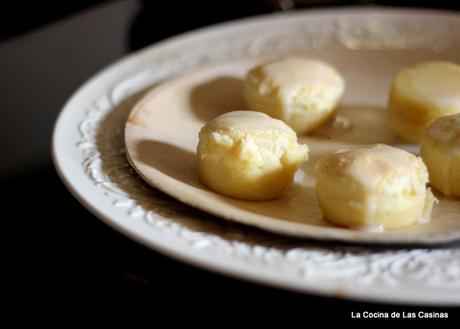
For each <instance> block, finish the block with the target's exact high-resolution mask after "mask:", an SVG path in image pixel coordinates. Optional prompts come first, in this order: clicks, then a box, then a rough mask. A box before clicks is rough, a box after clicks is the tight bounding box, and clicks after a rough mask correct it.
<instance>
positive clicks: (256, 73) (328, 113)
mask: <svg viewBox="0 0 460 329" xmlns="http://www.w3.org/2000/svg"><path fill="white" fill-rule="evenodd" d="M344 88H345V83H344V80H343V78H342V77H341V76H340V74H339V73H338V72H337V71H336V70H335V69H334V68H333V67H332V66H330V65H329V64H327V63H324V62H322V61H319V60H311V59H305V58H300V57H299V58H297V57H291V58H285V59H281V60H277V61H273V62H268V63H265V64H262V65H260V66H257V67H256V68H254V69H252V70H250V71H249V72H248V73H247V75H246V78H245V86H244V99H245V102H246V106H247V108H248V109H249V110H251V111H260V112H264V113H267V114H268V115H270V116H271V117H273V118H277V119H280V120H283V121H284V122H285V123H287V124H288V125H289V126H290V127H291V128H292V129H294V130H295V131H296V132H297V133H306V132H309V131H312V130H313V129H315V128H317V127H319V126H321V125H322V124H324V123H325V122H327V121H329V120H330V119H332V118H333V117H334V114H335V111H336V108H337V105H338V103H339V101H340V98H341V97H342V94H343V92H344Z"/></svg>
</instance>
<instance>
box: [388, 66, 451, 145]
mask: <svg viewBox="0 0 460 329" xmlns="http://www.w3.org/2000/svg"><path fill="white" fill-rule="evenodd" d="M455 113H460V65H458V64H454V63H449V62H424V63H420V64H417V65H414V66H411V67H409V68H407V69H405V70H402V71H401V72H400V73H399V74H398V75H397V76H396V78H395V79H394V81H393V84H392V87H391V91H390V96H389V100H388V118H389V121H390V125H391V126H392V128H393V130H394V131H395V132H396V133H397V134H398V135H400V136H401V137H402V138H404V139H405V140H407V141H409V142H414V143H419V142H420V139H421V137H422V134H423V133H424V131H425V129H426V128H427V127H428V126H429V125H430V124H432V123H433V122H434V121H435V120H436V119H438V118H440V117H443V116H446V115H450V114H455Z"/></svg>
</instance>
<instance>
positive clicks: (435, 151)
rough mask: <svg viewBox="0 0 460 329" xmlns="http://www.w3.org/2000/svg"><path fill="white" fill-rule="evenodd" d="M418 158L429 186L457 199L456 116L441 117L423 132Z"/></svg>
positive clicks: (459, 133) (459, 121)
mask: <svg viewBox="0 0 460 329" xmlns="http://www.w3.org/2000/svg"><path fill="white" fill-rule="evenodd" d="M421 156H422V158H423V161H424V162H425V164H426V166H427V167H428V172H429V173H430V184H431V186H432V187H434V188H435V189H437V190H438V191H440V192H442V193H443V194H444V195H446V196H454V197H460V114H454V115H449V116H445V117H442V118H440V119H438V120H436V121H435V122H434V123H433V124H432V125H431V126H430V127H429V128H428V129H427V130H426V132H425V134H424V135H423V137H422V147H421Z"/></svg>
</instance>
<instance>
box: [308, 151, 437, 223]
mask: <svg viewBox="0 0 460 329" xmlns="http://www.w3.org/2000/svg"><path fill="white" fill-rule="evenodd" d="M315 168H316V179H317V181H316V193H317V197H318V201H319V204H320V207H321V209H322V211H323V214H324V216H325V218H326V219H327V220H329V221H330V222H332V223H334V224H336V225H339V226H344V227H350V228H359V229H369V230H372V229H377V228H382V229H397V228H401V227H405V226H409V225H412V224H414V223H415V222H417V221H427V220H429V218H430V214H431V209H432V207H433V203H434V201H435V198H434V197H433V195H432V194H431V191H430V190H429V188H427V187H426V184H427V183H428V172H427V169H426V167H425V165H424V163H423V161H422V160H421V159H420V158H418V157H416V156H415V155H413V154H411V153H409V152H406V151H403V150H401V149H398V148H394V147H391V146H388V145H384V144H376V145H371V146H364V147H359V148H354V149H350V150H343V151H339V152H337V153H335V154H333V155H331V156H329V157H327V158H324V159H321V160H319V161H318V162H317V163H316V167H315Z"/></svg>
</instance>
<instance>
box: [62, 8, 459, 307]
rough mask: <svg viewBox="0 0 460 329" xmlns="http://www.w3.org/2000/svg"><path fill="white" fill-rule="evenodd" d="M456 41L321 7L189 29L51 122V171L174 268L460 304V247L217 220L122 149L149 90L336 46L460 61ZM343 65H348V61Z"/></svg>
mask: <svg viewBox="0 0 460 329" xmlns="http://www.w3.org/2000/svg"><path fill="white" fill-rule="evenodd" d="M459 44H460V19H459V16H458V15H456V14H452V13H442V12H432V11H416V10H411V11H401V10H393V9H348V10H345V9H340V10H338V9H334V10H321V11H319V10H318V11H308V12H298V13H294V14H283V15H270V16H264V17H258V18H253V19H248V20H241V21H237V22H233V23H226V24H222V25H218V26H215V27H210V28H206V29H202V30H199V31H196V32H191V33H188V34H185V35H182V36H178V37H176V38H173V39H170V40H168V41H165V42H162V43H159V44H157V45H154V46H152V47H149V48H147V49H145V50H143V51H140V52H137V53H135V54H133V55H130V56H128V57H127V58H125V59H123V60H121V61H119V62H117V63H115V64H113V65H112V66H110V67H109V68H107V69H106V70H104V71H103V72H101V73H99V74H98V75H96V76H95V77H94V78H93V79H91V80H90V81H89V82H87V83H86V84H85V85H84V86H83V87H82V88H80V89H79V90H78V91H77V92H76V93H75V94H74V95H73V96H72V98H71V99H70V100H69V102H68V103H67V104H66V106H65V107H64V109H63V111H62V113H61V115H60V117H59V118H58V121H57V123H56V127H55V132H54V138H53V152H54V160H55V164H56V167H57V169H58V172H59V173H60V175H61V177H62V179H63V180H64V182H65V183H66V184H67V186H68V187H69V189H70V190H71V191H72V192H73V193H74V195H75V196H76V197H77V198H78V199H79V200H80V201H81V202H82V203H83V204H84V205H85V206H86V207H87V208H88V209H90V210H91V211H93V212H94V213H95V214H96V215H97V216H98V217H99V218H101V219H102V220H103V221H104V222H105V223H107V224H108V225H110V226H112V227H114V228H115V229H117V230H119V231H121V232H122V233H124V234H126V235H127V236H129V237H131V238H133V239H134V240H136V241H138V242H140V243H143V244H145V245H147V246H149V247H152V248H153V249H155V250H158V251H160V252H163V253H165V254H167V255H170V256H173V257H175V258H178V259H180V260H183V261H186V262H189V263H192V264H195V265H199V266H202V267H204V268H208V269H212V270H215V271H219V272H221V273H225V274H228V275H234V276H238V277H240V278H245V279H248V280H253V281H258V282H263V283H266V284H270V285H276V286H279V287H285V288H290V289H293V290H296V291H304V292H309V293H318V294H322V295H328V296H337V297H342V298H353V299H360V300H367V301H381V302H398V303H411V304H438V305H441V304H443V305H452V304H460V250H459V249H458V248H457V247H455V246H451V247H444V248H437V249H381V248H371V247H366V248H364V247H352V246H348V247H347V246H337V245H334V244H332V243H331V244H317V243H314V242H302V241H299V240H293V239H289V238H285V237H283V236H278V235H272V234H269V233H264V232H261V231H258V230H255V229H251V228H249V227H245V226H240V225H237V224H233V223H231V222H226V221H222V220H219V219H218V218H215V217H212V216H210V215H207V214H206V213H203V212H200V211H198V210H195V209H193V208H191V207H189V206H187V205H185V204H182V203H180V202H178V201H175V200H174V199H172V198H170V197H168V196H167V195H165V194H163V193H161V192H159V191H158V190H155V189H152V188H150V187H149V186H148V185H146V184H144V183H143V181H142V180H141V179H140V178H139V177H138V176H137V174H136V173H135V172H134V171H133V170H132V169H131V167H130V166H129V164H128V162H127V160H126V156H125V150H124V141H123V129H124V124H125V122H126V119H127V117H128V114H129V111H130V110H131V108H132V107H133V105H134V104H135V103H136V102H137V101H138V100H139V99H140V97H141V96H142V95H143V94H144V90H146V89H147V88H150V87H152V86H154V85H156V84H158V83H159V82H161V81H164V80H166V79H169V78H171V77H173V76H176V75H178V74H182V73H185V72H189V71H193V70H197V69H198V68H201V67H205V66H209V65H217V66H219V65H220V64H222V63H225V62H229V61H234V60H239V59H244V58H249V57H259V56H267V55H270V56H272V55H281V54H285V53H291V52H298V51H301V52H304V51H318V52H321V53H322V54H324V56H326V57H327V56H328V54H331V52H333V51H336V49H341V50H340V51H344V52H350V53H355V54H356V53H358V52H359V53H362V54H366V53H369V52H372V53H373V54H375V56H380V57H379V58H380V59H381V60H382V61H384V62H385V61H387V60H390V59H391V60H393V59H394V57H388V56H386V55H385V54H388V53H391V52H397V53H398V54H399V55H398V56H397V58H399V59H398V61H400V62H398V63H397V65H403V64H404V63H406V62H407V61H409V60H410V59H411V58H413V57H414V56H415V57H416V56H418V54H429V56H435V57H438V56H441V57H446V56H447V57H449V58H451V56H457V57H456V58H458V56H459V48H458V45H459ZM343 65H344V66H343V67H342V69H346V67H347V63H346V60H344V64H343ZM363 65H366V61H363ZM370 68H372V67H370ZM393 69H395V68H393ZM392 73H393V72H388V73H387V74H388V75H390V74H392ZM355 74H356V76H355V77H348V79H351V80H353V79H355V78H356V79H363V77H360V75H366V74H367V72H366V70H362V71H360V72H356V73H355ZM370 81H372V80H370ZM382 81H386V80H382ZM373 90H374V91H375V94H372V93H371V94H365V95H362V97H360V100H361V101H362V102H363V103H362V104H365V103H366V102H367V101H369V102H370V103H368V104H366V105H374V106H375V105H376V104H375V100H377V99H380V100H382V97H383V95H384V94H383V91H378V88H377V89H373ZM379 105H380V103H378V104H377V106H379ZM435 235H436V236H437V237H436V238H434V239H433V240H431V241H432V242H433V243H435V242H439V241H450V240H452V239H455V238H457V237H458V232H456V231H451V232H449V233H447V232H438V233H436V234H435Z"/></svg>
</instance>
